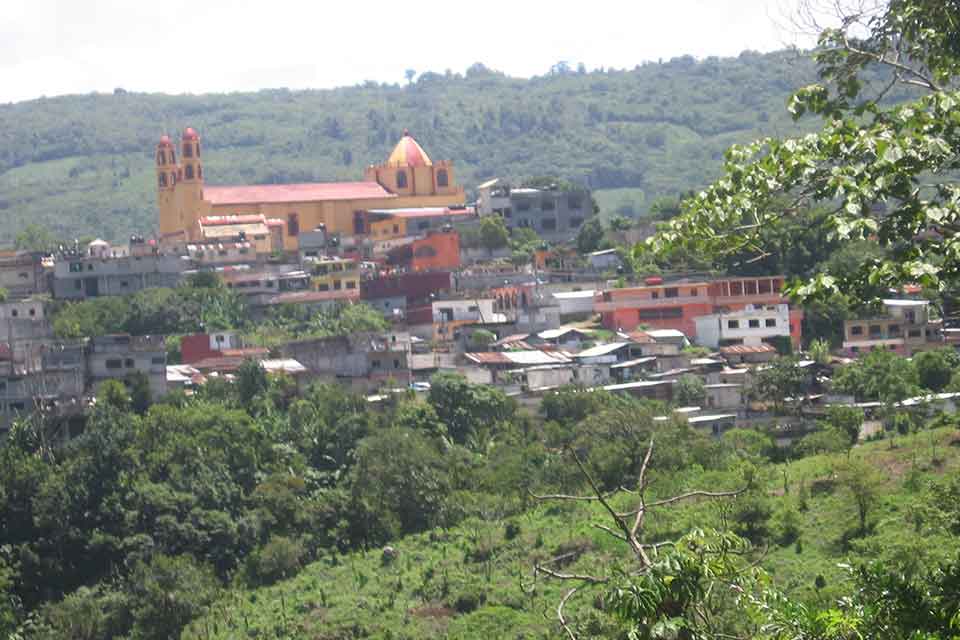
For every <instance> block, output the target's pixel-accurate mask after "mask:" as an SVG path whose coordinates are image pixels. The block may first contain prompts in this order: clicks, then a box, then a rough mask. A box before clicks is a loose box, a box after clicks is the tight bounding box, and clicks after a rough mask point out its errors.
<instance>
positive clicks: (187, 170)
mask: <svg viewBox="0 0 960 640" xmlns="http://www.w3.org/2000/svg"><path fill="white" fill-rule="evenodd" d="M183 172H184V176H186V179H187V180H193V165H192V164H188V165H187V166H186V167H184V169H183Z"/></svg>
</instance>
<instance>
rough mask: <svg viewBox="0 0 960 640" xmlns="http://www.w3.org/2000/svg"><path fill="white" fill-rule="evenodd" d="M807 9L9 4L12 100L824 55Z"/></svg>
mask: <svg viewBox="0 0 960 640" xmlns="http://www.w3.org/2000/svg"><path fill="white" fill-rule="evenodd" d="M798 1H799V0H589V1H588V2H584V1H582V0H577V1H575V0H559V1H557V0H553V1H549V0H482V1H481V2H463V1H461V0H447V1H446V2H423V1H420V2H417V1H414V2H409V1H407V2H404V1H400V0H390V1H384V0H352V1H351V0H268V1H267V0H259V1H257V2H253V1H249V0H155V1H151V2H148V1H144V0H0V2H2V5H3V9H2V10H0V103H6V102H16V101H21V100H29V99H33V98H38V97H40V96H48V97H50V96H56V95H62V94H71V93H90V92H93V91H97V92H111V91H113V90H114V89H115V88H117V87H122V88H124V89H126V90H128V91H148V92H164V93H211V92H215V93H219V92H231V91H252V90H258V89H264V88H277V87H288V88H291V89H304V88H329V87H337V86H348V85H356V84H359V83H362V82H364V81H366V80H375V81H377V82H391V83H392V82H401V83H402V82H404V81H405V79H404V72H405V71H406V70H407V69H413V70H415V71H417V72H418V73H419V72H424V71H434V72H440V73H442V72H444V71H445V70H447V69H451V70H452V71H454V72H458V73H460V72H463V71H465V70H466V69H467V67H469V66H470V65H472V64H474V63H476V62H481V63H483V64H484V65H486V66H487V67H490V68H492V69H496V70H498V71H503V72H505V73H507V74H508V75H511V76H519V77H529V76H532V75H542V74H544V73H545V72H547V70H548V69H550V67H551V66H552V65H554V64H556V63H557V62H559V61H567V62H569V63H570V64H571V65H572V66H574V67H575V66H576V65H577V64H578V63H580V62H582V63H584V64H585V65H586V66H587V68H588V69H594V68H597V67H605V68H606V67H614V68H618V69H620V68H631V67H633V66H635V65H637V64H639V63H641V62H644V61H649V60H654V61H655V60H658V59H661V58H662V59H664V60H666V59H669V58H671V57H675V56H681V55H692V56H695V57H697V58H705V57H707V56H735V55H737V54H739V53H740V52H741V51H744V50H747V49H750V50H754V51H763V52H766V51H773V50H776V49H781V48H783V47H785V46H788V45H796V46H801V47H806V46H810V44H811V41H810V40H809V38H807V37H806V36H802V35H798V34H797V33H796V31H795V29H792V28H790V27H789V25H790V20H789V16H790V15H791V13H792V12H793V11H794V10H795V7H796V4H797V2H798Z"/></svg>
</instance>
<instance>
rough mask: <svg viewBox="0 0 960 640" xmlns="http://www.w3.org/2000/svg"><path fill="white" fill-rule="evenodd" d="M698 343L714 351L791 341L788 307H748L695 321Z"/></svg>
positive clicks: (698, 318)
mask: <svg viewBox="0 0 960 640" xmlns="http://www.w3.org/2000/svg"><path fill="white" fill-rule="evenodd" d="M694 321H695V322H696V327H697V334H696V335H697V344H700V345H702V346H704V347H710V348H711V349H716V348H717V347H721V346H728V345H734V344H744V345H750V346H756V345H759V344H762V343H763V342H765V341H769V340H770V339H772V338H785V339H787V340H789V339H790V306H789V305H788V304H766V305H754V304H748V305H746V306H745V307H744V308H743V309H742V310H740V311H728V312H725V313H713V314H710V315H708V316H699V317H697V318H694Z"/></svg>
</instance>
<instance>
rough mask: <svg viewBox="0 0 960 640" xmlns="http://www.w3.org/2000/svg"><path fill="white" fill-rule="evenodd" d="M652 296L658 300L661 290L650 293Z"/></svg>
mask: <svg viewBox="0 0 960 640" xmlns="http://www.w3.org/2000/svg"><path fill="white" fill-rule="evenodd" d="M650 297H651V298H653V299H654V300H658V299H659V298H660V292H659V291H654V292H653V293H651V294H650Z"/></svg>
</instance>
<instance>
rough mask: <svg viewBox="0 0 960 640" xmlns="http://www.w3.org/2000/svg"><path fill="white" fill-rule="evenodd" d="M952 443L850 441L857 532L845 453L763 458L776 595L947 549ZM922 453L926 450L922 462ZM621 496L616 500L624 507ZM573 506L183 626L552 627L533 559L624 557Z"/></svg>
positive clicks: (332, 630) (490, 630)
mask: <svg viewBox="0 0 960 640" xmlns="http://www.w3.org/2000/svg"><path fill="white" fill-rule="evenodd" d="M933 444H935V445H936V448H935V449H933V448H932V447H931V445H933ZM958 444H960V438H958V436H957V432H956V430H955V429H938V430H934V431H930V432H927V433H921V434H916V435H912V436H909V437H907V438H900V439H898V441H897V442H896V443H895V444H891V443H890V442H889V441H881V442H873V443H867V444H865V445H862V446H859V447H857V448H856V449H854V451H853V452H852V458H853V460H854V461H857V460H859V461H862V462H864V463H866V464H868V465H870V467H873V468H874V469H875V470H876V471H877V472H879V474H880V476H881V477H882V484H881V486H880V488H879V490H878V492H877V493H878V495H879V496H880V497H879V499H878V501H877V504H876V505H875V506H874V507H873V510H872V515H871V518H872V519H873V520H874V521H875V525H874V526H873V527H872V529H871V531H870V534H869V535H867V536H865V537H860V536H858V535H857V534H855V523H856V517H857V516H856V507H855V505H854V501H853V499H852V497H851V495H850V494H849V493H848V492H846V491H845V490H844V489H842V488H841V487H840V486H839V485H838V484H837V482H836V481H835V480H836V473H837V471H836V470H837V469H838V468H841V467H842V465H843V464H844V463H845V456H844V455H818V456H812V457H809V458H804V459H801V460H798V461H795V462H792V463H789V464H786V465H784V464H780V465H776V466H773V467H769V468H766V469H765V473H764V476H763V477H764V483H763V486H764V487H765V491H764V492H765V493H766V495H767V496H769V499H770V502H771V504H769V505H768V506H769V507H770V508H772V514H771V513H768V514H767V515H768V516H770V521H769V524H768V525H767V526H766V528H765V529H764V531H763V533H762V534H761V535H762V536H763V537H765V538H767V542H765V543H762V544H758V545H757V550H756V552H755V557H756V558H757V561H758V562H759V563H760V564H761V566H763V567H764V568H765V569H766V570H767V571H768V572H770V574H771V575H772V577H773V580H774V584H775V585H776V586H777V587H778V588H779V589H782V590H784V591H785V592H786V593H787V594H788V595H790V596H792V597H795V598H797V599H798V600H800V601H803V602H806V603H807V604H809V605H814V606H818V605H819V606H825V605H828V604H829V603H831V602H833V601H835V599H836V598H838V597H840V596H841V595H842V594H844V593H845V592H846V591H847V590H848V589H849V587H850V581H849V580H848V576H847V572H846V571H845V569H844V568H843V565H842V564H841V563H850V564H852V565H857V564H859V563H863V562H866V561H869V560H871V559H880V560H882V561H883V562H884V563H885V566H888V567H895V566H899V567H903V568H904V570H905V571H906V572H907V573H908V574H909V573H910V572H911V571H913V570H914V569H915V568H916V567H919V566H920V565H922V564H926V563H934V564H935V563H937V562H942V561H947V560H949V559H950V558H951V557H954V555H955V549H956V545H957V538H956V537H955V535H952V534H951V533H950V532H949V530H946V529H943V528H942V527H939V526H937V525H936V524H935V523H934V522H932V521H931V519H930V518H929V517H928V518H927V520H926V521H924V516H923V515H922V514H924V513H925V512H924V508H925V504H927V503H928V502H929V501H931V500H932V501H933V502H936V501H937V498H936V497H934V495H935V494H933V493H932V490H931V487H933V486H935V483H937V482H942V481H943V480H944V479H949V478H956V474H957V472H958V470H960V449H958V448H957V445H958ZM937 452H938V453H937ZM934 453H936V457H937V462H936V463H935V464H931V458H932V454H934ZM785 479H786V489H787V491H788V493H786V494H784V489H785V484H784V482H785ZM658 480H659V482H660V483H666V484H668V485H669V486H670V488H678V489H688V488H690V487H693V486H699V487H703V486H711V487H715V486H718V485H719V486H725V485H726V484H727V483H729V482H730V480H731V479H730V477H728V475H727V474H718V473H716V472H705V471H703V469H697V468H692V469H690V470H688V471H686V472H685V473H683V474H681V475H680V477H660V478H659V479H658ZM654 482H655V483H656V482H657V480H655V481H654ZM621 497H623V496H621ZM747 500H750V499H749V498H748V499H747ZM628 502H629V500H621V501H620V502H619V503H617V504H615V506H616V507H617V508H626V507H627V506H628ZM582 505H583V503H576V504H573V503H564V504H561V505H558V504H552V505H546V506H541V507H536V508H534V509H532V510H531V511H529V512H527V513H524V514H523V515H521V516H516V517H511V518H500V517H498V516H497V514H496V513H493V512H491V513H483V514H478V515H477V516H476V517H474V518H471V519H468V520H467V521H465V522H464V523H462V524H461V525H460V526H458V527H455V528H452V529H449V530H433V531H430V532H428V533H424V534H420V535H415V536H408V537H406V538H403V539H401V540H399V541H397V542H396V543H394V546H395V548H396V549H397V551H398V553H399V556H398V559H397V560H396V561H394V562H393V563H390V564H387V563H384V562H383V561H382V553H381V550H380V549H374V550H371V551H368V552H366V553H353V554H348V555H337V554H334V555H331V556H329V557H328V558H327V559H325V560H322V561H319V562H316V563H314V564H312V565H310V566H308V567H307V568H305V569H304V570H303V571H302V572H301V573H300V574H299V575H298V576H297V577H296V578H293V579H291V580H287V581H283V582H280V583H278V584H276V585H274V586H271V587H265V588H260V589H255V590H249V591H247V590H235V591H232V592H229V593H228V594H227V597H225V598H224V599H223V600H222V601H221V602H220V603H219V604H217V605H214V606H213V607H212V609H211V612H210V614H209V615H207V616H206V617H204V618H201V619H199V620H197V621H195V622H194V623H193V624H192V625H191V626H190V627H188V629H187V631H186V632H185V633H184V635H183V637H184V638H185V639H188V640H194V639H196V640H201V639H203V640H209V639H212V638H224V639H226V638H237V637H248V638H268V637H269V638H274V637H275V638H316V639H333V638H361V637H362V638H367V637H370V638H427V637H436V638H493V637H497V638H501V637H511V638H544V637H560V636H559V635H558V634H559V627H558V625H557V624H556V614H555V609H556V605H557V603H558V601H559V600H560V598H561V597H562V595H563V593H564V591H565V590H566V589H567V588H568V585H565V584H563V583H558V582H557V581H555V580H554V581H550V580H543V579H542V580H541V581H540V583H539V584H538V585H537V589H536V591H535V592H534V593H529V592H526V591H525V590H524V589H522V588H521V585H524V586H525V587H529V586H530V584H531V583H530V575H531V572H532V568H533V565H534V563H535V562H538V561H539V562H542V561H543V560H545V559H546V558H550V557H552V556H557V555H560V554H563V553H572V554H573V556H574V557H575V558H576V559H575V560H573V561H572V562H571V563H570V564H569V565H564V571H566V572H568V573H581V574H582V573H596V572H598V571H600V570H601V569H600V568H601V567H609V566H612V565H615V564H617V563H618V562H624V561H625V558H624V555H623V554H624V553H625V548H624V547H623V545H621V544H620V543H619V542H618V541H616V540H614V539H613V538H611V537H610V536H609V535H607V533H605V532H604V531H601V530H599V529H597V528H595V527H594V526H592V525H593V523H606V522H607V520H606V519H605V515H604V513H603V510H602V509H601V508H600V507H599V506H597V507H596V508H590V507H587V506H582ZM743 508H744V507H740V508H739V509H741V510H742V509H743ZM746 508H747V509H757V508H758V507H756V506H747V507H746ZM763 508H765V507H760V509H761V510H762V509H763ZM737 510H738V507H732V508H729V505H728V508H723V507H722V505H721V504H719V503H716V502H701V503H694V504H686V505H683V506H680V507H677V508H673V509H671V510H664V511H658V512H655V515H656V518H655V520H651V521H650V523H649V524H648V527H649V531H650V533H649V538H648V539H649V540H651V541H657V540H664V539H675V538H676V537H677V536H678V535H680V533H681V532H684V531H688V530H690V529H692V528H696V527H701V528H704V527H719V526H722V524H723V523H724V522H728V521H726V520H725V518H730V517H735V516H731V513H733V512H735V511H737ZM592 601H593V599H592V596H586V597H583V598H581V601H580V603H578V605H577V606H572V607H570V608H569V609H568V615H569V616H570V617H572V618H575V619H579V621H580V622H584V621H585V620H588V619H590V618H591V616H592V613H591V609H593V607H592V606H590V605H591V602H592ZM589 628H590V625H587V629H584V628H582V627H581V632H583V633H584V637H596V636H595V635H594V634H597V631H598V630H597V629H596V628H594V629H593V630H592V631H590V630H589ZM598 635H600V634H598ZM602 637H615V636H607V635H603V636H602ZM616 637H619V636H616Z"/></svg>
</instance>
